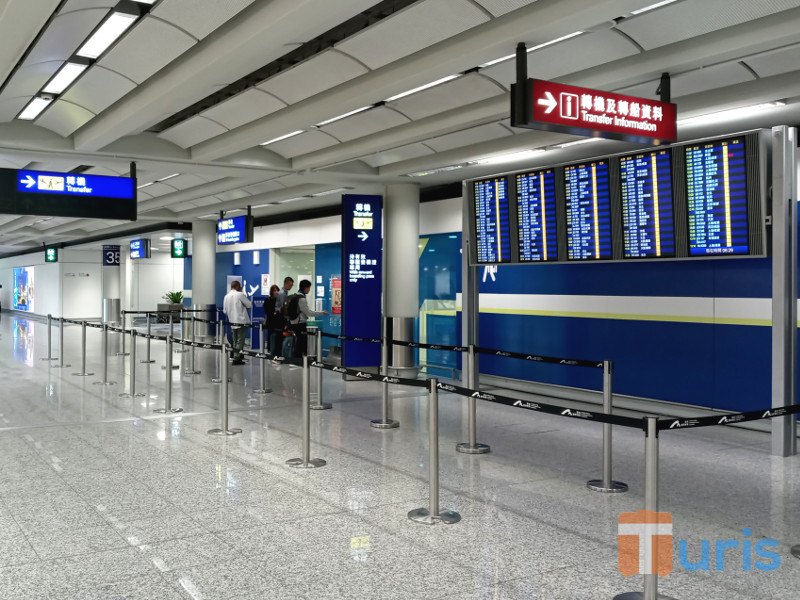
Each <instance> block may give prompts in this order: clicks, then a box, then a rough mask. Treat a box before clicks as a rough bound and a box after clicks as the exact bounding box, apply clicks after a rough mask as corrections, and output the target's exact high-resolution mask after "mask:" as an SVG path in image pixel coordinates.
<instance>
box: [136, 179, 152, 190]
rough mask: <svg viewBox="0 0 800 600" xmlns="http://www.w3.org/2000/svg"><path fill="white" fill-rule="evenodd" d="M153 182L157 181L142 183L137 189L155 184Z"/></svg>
mask: <svg viewBox="0 0 800 600" xmlns="http://www.w3.org/2000/svg"><path fill="white" fill-rule="evenodd" d="M153 183H155V182H153V181H151V182H150V183H143V184H142V185H137V186H136V189H137V190H140V189H142V188H146V187H150V186H151V185H153Z"/></svg>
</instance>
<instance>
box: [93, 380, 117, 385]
mask: <svg viewBox="0 0 800 600" xmlns="http://www.w3.org/2000/svg"><path fill="white" fill-rule="evenodd" d="M92 385H117V382H116V381H95V382H94V383H93V384H92Z"/></svg>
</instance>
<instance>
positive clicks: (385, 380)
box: [309, 360, 428, 388]
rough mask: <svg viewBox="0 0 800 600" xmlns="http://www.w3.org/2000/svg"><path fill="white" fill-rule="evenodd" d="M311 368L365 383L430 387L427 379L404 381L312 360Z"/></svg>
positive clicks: (398, 378) (399, 378)
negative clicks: (376, 382) (374, 382)
mask: <svg viewBox="0 0 800 600" xmlns="http://www.w3.org/2000/svg"><path fill="white" fill-rule="evenodd" d="M309 366H310V367H314V368H315V369H324V370H325V371H333V372H334V373H340V374H342V375H349V376H351V377H355V378H357V379H363V380H365V381H378V382H380V383H389V384H392V385H405V386H411V387H422V388H427V387H428V380H427V379H404V378H401V377H390V376H388V375H381V374H379V373H369V372H367V371H361V370H359V369H348V368H347V367H340V366H337V365H330V364H328V363H324V362H320V361H318V360H312V361H311V362H310V363H309Z"/></svg>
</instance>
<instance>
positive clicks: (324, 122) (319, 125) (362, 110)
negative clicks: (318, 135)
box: [314, 104, 373, 127]
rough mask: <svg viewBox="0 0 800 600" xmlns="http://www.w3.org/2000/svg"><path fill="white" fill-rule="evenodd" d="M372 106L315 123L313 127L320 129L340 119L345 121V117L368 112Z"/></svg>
mask: <svg viewBox="0 0 800 600" xmlns="http://www.w3.org/2000/svg"><path fill="white" fill-rule="evenodd" d="M372 106H373V105H372V104H370V105H369V106H362V107H361V108H357V109H355V110H351V111H350V112H346V113H344V114H343V115H339V116H338V117H333V118H332V119H328V120H327V121H322V123H317V124H316V125H314V127H322V126H323V125H330V124H331V123H335V122H336V121H341V120H342V119H346V118H347V117H352V116H353V115H357V114H358V113H360V112H364V111H365V110H369V109H370V108H372Z"/></svg>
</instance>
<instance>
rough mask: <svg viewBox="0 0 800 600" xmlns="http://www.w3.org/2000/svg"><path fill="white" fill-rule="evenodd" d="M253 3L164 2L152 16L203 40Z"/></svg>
mask: <svg viewBox="0 0 800 600" xmlns="http://www.w3.org/2000/svg"><path fill="white" fill-rule="evenodd" d="M252 3H253V0H163V2H161V3H160V4H159V5H158V6H156V7H155V9H154V10H153V13H152V14H153V15H155V16H156V17H158V18H160V19H164V20H165V21H169V22H171V23H174V24H175V25H177V26H178V27H180V28H181V29H183V30H185V31H188V32H189V33H191V34H192V35H193V36H194V37H196V38H197V39H203V38H204V37H206V36H207V35H208V34H209V33H211V32H212V31H214V30H215V29H216V28H217V27H219V26H220V25H222V24H223V23H225V22H226V21H228V20H229V19H231V18H233V17H235V16H236V15H237V14H238V13H239V12H240V11H242V10H244V9H245V8H247V7H248V6H250V5H251V4H252Z"/></svg>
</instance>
